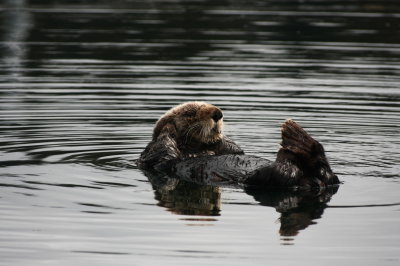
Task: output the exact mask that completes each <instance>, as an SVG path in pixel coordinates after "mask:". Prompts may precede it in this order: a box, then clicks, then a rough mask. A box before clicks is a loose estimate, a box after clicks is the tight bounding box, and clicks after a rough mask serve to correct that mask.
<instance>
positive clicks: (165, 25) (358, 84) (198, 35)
mask: <svg viewBox="0 0 400 266" xmlns="http://www.w3.org/2000/svg"><path fill="white" fill-rule="evenodd" d="M0 10H1V12H0V21H1V23H0V56H1V61H0V167H1V168H0V217H1V223H0V254H1V258H2V259H1V263H0V264H2V265H27V264H29V265H45V264H49V265H71V264H75V265H94V264H96V265H110V264H118V265H188V264H190V265H250V264H251V265H264V264H272V265H295V264H296V265H298V264H299V263H301V264H306V263H308V264H310V263H311V264H313V265H315V264H317V263H318V264H323V265H337V264H339V263H342V264H344V265H350V264H351V265H358V264H360V265H361V264H362V265H398V264H399V261H400V255H399V254H400V247H399V243H400V230H399V222H400V197H399V192H398V191H399V189H400V182H399V180H400V179H399V177H400V176H399V172H400V139H399V131H400V127H399V123H400V89H399V87H400V86H399V85H400V64H399V61H400V23H399V21H400V20H399V19H400V6H399V4H398V3H397V1H390V0H383V1H361V0H352V1H322V0H321V1H301V2H298V1H206V0H204V1H177V0H174V1H162V0H155V1H136V0H132V1H113V2H112V3H109V1H94V0H93V1H91V0H87V1H66V0H58V1H57V0H53V1H24V0H18V1H13V0H6V1H4V2H2V3H1V4H0ZM192 100H199V101H207V102H210V103H213V104H215V105H217V106H219V107H221V108H222V109H223V110H224V114H225V123H226V129H225V131H226V134H227V135H229V136H230V137H232V138H233V139H234V140H236V142H238V143H239V144H240V145H241V147H242V148H243V149H244V150H245V151H246V152H247V153H248V154H253V155H258V156H262V157H265V158H269V159H273V158H274V156H275V153H276V151H277V149H278V146H279V145H278V143H279V141H280V135H279V134H280V131H279V125H280V123H282V122H283V121H284V120H285V119H286V118H293V119H295V120H296V121H298V122H299V123H300V124H301V125H303V126H304V127H305V128H306V129H307V130H308V131H309V132H310V133H311V134H312V135H313V136H315V137H316V138H317V139H318V140H319V141H320V142H322V143H323V144H324V146H325V148H326V151H327V155H328V157H329V159H330V162H331V165H332V168H333V169H334V171H335V172H336V173H337V174H338V176H339V177H340V179H341V180H342V181H343V184H342V185H341V186H340V187H339V189H338V190H337V191H330V192H329V193H327V194H324V195H299V194H284V193H268V194H254V193H249V192H248V191H247V192H246V191H244V190H243V189H240V188H229V187H221V188H219V187H212V186H199V185H194V184H190V183H186V182H179V181H177V180H172V179H171V180H157V179H154V178H152V177H151V176H146V175H145V174H144V173H143V172H142V171H140V170H138V169H137V168H136V166H135V164H134V160H135V159H136V158H137V157H138V156H139V154H140V152H141V151H142V150H143V149H144V147H145V146H146V144H147V143H148V141H149V140H150V138H151V131H152V128H153V125H154V123H155V121H156V120H157V118H158V117H159V116H160V115H162V114H163V113H164V112H165V111H166V110H168V109H169V108H171V107H172V106H174V105H176V104H179V103H182V102H184V101H192Z"/></svg>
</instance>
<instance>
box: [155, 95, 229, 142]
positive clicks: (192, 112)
mask: <svg viewBox="0 0 400 266" xmlns="http://www.w3.org/2000/svg"><path fill="white" fill-rule="evenodd" d="M222 128H223V114H222V111H221V109H219V108H218V107H216V106H214V105H211V104H208V103H204V102H188V103H184V104H181V105H178V106H176V107H174V108H172V109H171V110H169V111H168V112H166V113H165V114H164V115H163V116H162V117H161V118H160V119H159V120H158V121H157V124H156V127H155V128H154V132H153V140H155V139H157V138H158V136H159V135H160V134H162V133H165V132H166V133H168V134H169V135H172V136H174V138H175V139H177V140H179V141H180V142H182V143H190V142H191V141H193V140H194V141H198V142H201V143H215V142H217V141H219V140H221V139H222V137H223V134H222Z"/></svg>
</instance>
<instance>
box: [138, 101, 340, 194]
mask: <svg viewBox="0 0 400 266" xmlns="http://www.w3.org/2000/svg"><path fill="white" fill-rule="evenodd" d="M222 117H223V115H222V112H221V110H220V109H219V108H217V107H215V106H213V105H209V104H206V103H198V102H194V103H185V104H182V105H179V106H177V107H175V108H173V109H171V110H170V111H168V112H167V113H166V114H165V115H164V116H162V117H161V118H160V120H159V121H158V122H157V124H156V126H155V129H154V132H153V140H152V141H151V142H150V143H149V144H148V145H147V147H146V149H145V150H144V151H143V153H142V154H141V156H140V158H139V160H138V166H139V167H140V168H142V169H155V170H157V171H160V172H162V173H165V174H167V175H169V176H174V177H177V178H180V179H183V180H189V181H191V182H196V183H201V184H211V185H232V184H242V185H245V186H246V187H253V188H262V189H273V190H274V189H287V188H291V189H312V188H318V189H321V188H324V187H326V186H329V185H334V184H338V183H339V179H338V178H337V176H336V175H335V174H334V173H333V172H332V170H331V168H330V165H329V163H328V160H327V158H326V156H325V152H324V148H323V147H322V145H321V144H320V143H319V142H318V141H316V140H315V139H313V138H312V137H311V136H310V135H309V134H308V133H307V132H306V131H305V130H304V129H303V128H301V127H300V126H299V125H298V124H297V123H296V122H294V121H293V120H286V121H285V123H283V125H282V128H281V133H282V142H281V148H280V149H279V151H278V154H277V157H276V159H275V161H274V162H272V161H270V160H267V159H264V158H260V157H256V156H251V155H245V154H244V153H243V151H242V150H241V149H240V148H239V146H238V145H236V144H235V143H234V142H233V141H232V140H230V139H229V138H228V137H226V136H224V135H223V134H222Z"/></svg>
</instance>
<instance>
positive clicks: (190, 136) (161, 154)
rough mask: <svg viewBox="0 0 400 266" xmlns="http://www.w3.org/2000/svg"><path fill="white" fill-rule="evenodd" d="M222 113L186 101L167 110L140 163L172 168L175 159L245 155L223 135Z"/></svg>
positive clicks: (151, 166)
mask: <svg viewBox="0 0 400 266" xmlns="http://www.w3.org/2000/svg"><path fill="white" fill-rule="evenodd" d="M222 129H223V113H222V111H221V109H219V108H218V107H216V106H214V105H212V104H208V103H205V102H187V103H183V104H181V105H178V106H176V107H174V108H172V109H170V110H169V111H167V112H166V113H165V114H164V115H163V116H161V118H160V119H159V120H158V121H157V123H156V125H155V127H154V130H153V137H152V140H151V142H150V143H149V144H148V145H147V147H146V148H145V150H144V151H143V152H142V154H141V155H140V158H139V160H138V161H137V164H138V165H139V166H140V167H141V168H144V169H150V168H156V169H161V168H165V167H169V166H170V165H171V163H170V162H172V160H173V161H174V162H176V161H177V160H184V159H187V158H191V157H198V156H204V155H222V154H243V151H242V149H241V148H240V147H239V146H238V145H237V144H236V143H234V142H233V141H232V140H231V139H230V138H228V137H227V136H225V135H224V134H223V133H222Z"/></svg>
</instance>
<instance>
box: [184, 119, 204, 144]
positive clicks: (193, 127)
mask: <svg viewBox="0 0 400 266" xmlns="http://www.w3.org/2000/svg"><path fill="white" fill-rule="evenodd" d="M199 127H201V125H200V124H198V123H196V124H194V125H192V126H190V127H189V128H188V129H187V130H185V133H184V134H183V135H184V136H185V143H188V141H191V140H192V138H193V134H190V133H194V132H196V130H198V129H199ZM193 131H194V132H193ZM189 137H190V139H188V138H189Z"/></svg>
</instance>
